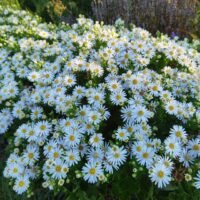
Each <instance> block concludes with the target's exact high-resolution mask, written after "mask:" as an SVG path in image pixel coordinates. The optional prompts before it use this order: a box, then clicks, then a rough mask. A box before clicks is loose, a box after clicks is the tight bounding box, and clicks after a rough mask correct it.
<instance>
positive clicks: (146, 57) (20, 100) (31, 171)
mask: <svg viewBox="0 0 200 200" xmlns="http://www.w3.org/2000/svg"><path fill="white" fill-rule="evenodd" d="M0 11H1V16H2V18H1V19H2V20H0V24H1V27H0V33H1V35H2V38H0V45H1V47H0V108H1V110H0V134H3V133H7V134H10V135H14V137H13V138H14V139H13V144H14V146H15V147H14V149H13V152H11V154H10V157H9V158H8V160H7V165H6V168H5V170H4V176H5V177H7V178H10V179H11V180H12V181H13V185H14V187H13V188H14V190H15V191H16V192H17V193H19V194H21V193H23V192H25V191H27V189H28V188H29V187H30V185H31V182H32V181H34V179H38V178H41V177H42V178H43V180H44V182H43V186H44V187H48V188H49V189H53V188H54V186H55V185H56V184H59V185H63V184H64V183H65V182H66V181H69V180H70V179H73V178H79V177H82V178H83V179H84V180H85V181H87V182H89V183H96V182H106V181H109V176H108V175H109V174H112V173H114V171H117V170H118V169H119V168H120V166H122V165H123V164H128V162H127V161H128V160H130V161H134V162H137V163H139V164H140V165H141V166H143V167H145V168H147V170H148V171H149V177H150V179H151V181H152V182H154V183H155V184H156V185H157V186H158V187H159V188H162V187H165V186H166V185H168V184H169V183H170V182H171V181H176V178H175V177H174V174H175V172H176V170H177V168H184V169H185V171H186V173H190V174H191V175H190V176H191V178H192V177H193V176H195V178H194V180H193V181H192V183H194V185H195V186H196V187H197V188H200V166H199V159H200V135H199V132H198V128H199V127H198V125H199V124H200V107H199V105H200V102H199V99H200V79H199V77H200V68H199V67H200V54H199V53H198V52H197V51H195V50H194V49H189V48H187V47H183V46H181V45H179V44H178V43H176V42H175V41H173V40H170V39H169V38H167V37H165V38H155V37H152V36H151V35H150V34H149V33H148V32H147V31H145V30H143V29H141V28H135V27H134V28H133V29H131V30H128V29H126V28H124V27H123V24H122V26H120V29H117V28H116V27H119V26H117V25H116V27H115V26H105V25H103V24H100V23H98V22H96V23H94V22H93V21H92V20H90V19H85V18H83V17H81V18H79V19H77V23H76V24H74V25H72V26H71V27H69V25H65V24H61V25H59V26H57V27H56V26H54V25H52V24H45V23H40V22H39V21H38V19H36V18H33V17H32V16H30V15H29V14H28V13H27V12H25V11H13V10H11V9H4V10H3V9H0ZM16 126H17V127H16ZM11 137H12V136H11ZM177 173H178V172H177ZM74 174H76V176H74Z"/></svg>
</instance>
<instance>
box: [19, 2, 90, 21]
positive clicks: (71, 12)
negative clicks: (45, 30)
mask: <svg viewBox="0 0 200 200" xmlns="http://www.w3.org/2000/svg"><path fill="white" fill-rule="evenodd" d="M19 3H20V5H21V6H22V8H24V9H29V10H31V11H32V12H35V13H36V14H38V15H40V16H42V17H43V18H44V19H45V20H46V21H53V22H58V21H60V17H61V16H62V17H70V18H72V19H75V18H76V17H78V15H79V14H84V15H86V16H88V15H91V0H19Z"/></svg>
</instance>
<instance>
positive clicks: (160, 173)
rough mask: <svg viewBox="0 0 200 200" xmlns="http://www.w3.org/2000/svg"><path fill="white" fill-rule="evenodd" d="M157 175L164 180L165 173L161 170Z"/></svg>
mask: <svg viewBox="0 0 200 200" xmlns="http://www.w3.org/2000/svg"><path fill="white" fill-rule="evenodd" d="M157 175H158V177H159V178H163V177H164V175H165V174H164V172H163V171H161V170H160V171H158V173H157Z"/></svg>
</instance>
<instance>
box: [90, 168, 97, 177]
mask: <svg viewBox="0 0 200 200" xmlns="http://www.w3.org/2000/svg"><path fill="white" fill-rule="evenodd" d="M89 173H90V174H91V175H95V174H96V169H95V168H94V167H93V168H91V169H90V170H89Z"/></svg>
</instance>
